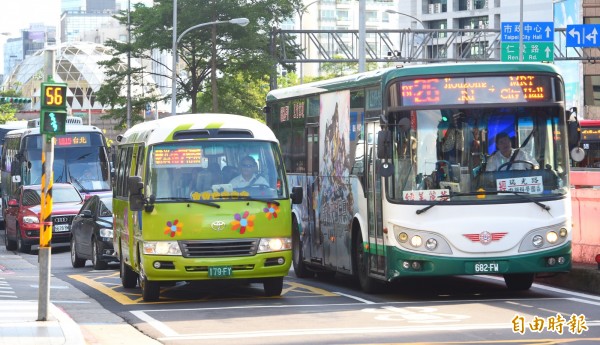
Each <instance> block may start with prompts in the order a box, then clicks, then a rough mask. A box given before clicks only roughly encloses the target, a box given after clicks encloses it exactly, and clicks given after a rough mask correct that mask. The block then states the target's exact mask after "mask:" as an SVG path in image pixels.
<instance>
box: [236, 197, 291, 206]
mask: <svg viewBox="0 0 600 345" xmlns="http://www.w3.org/2000/svg"><path fill="white" fill-rule="evenodd" d="M233 199H235V198H232V200H233ZM237 199H244V200H250V201H262V202H266V203H271V204H275V205H277V206H279V201H277V200H272V199H257V198H253V197H251V196H241V195H240V196H238V197H237Z"/></svg>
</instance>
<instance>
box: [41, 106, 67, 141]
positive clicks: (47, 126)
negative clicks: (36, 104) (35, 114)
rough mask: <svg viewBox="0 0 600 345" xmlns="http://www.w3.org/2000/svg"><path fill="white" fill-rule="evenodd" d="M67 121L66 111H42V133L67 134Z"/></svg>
mask: <svg viewBox="0 0 600 345" xmlns="http://www.w3.org/2000/svg"><path fill="white" fill-rule="evenodd" d="M66 123H67V113H66V112H64V111H57V110H51V111H47V110H44V111H42V121H41V124H40V128H41V132H42V134H48V135H52V136H54V135H62V134H65V127H66Z"/></svg>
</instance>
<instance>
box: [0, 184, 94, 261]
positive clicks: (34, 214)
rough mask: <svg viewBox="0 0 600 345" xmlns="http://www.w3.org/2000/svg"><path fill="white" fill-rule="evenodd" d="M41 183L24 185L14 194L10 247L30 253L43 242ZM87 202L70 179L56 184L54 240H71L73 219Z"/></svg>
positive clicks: (8, 233) (7, 231)
mask: <svg viewBox="0 0 600 345" xmlns="http://www.w3.org/2000/svg"><path fill="white" fill-rule="evenodd" d="M41 194H42V187H41V185H29V186H20V187H19V188H17V190H16V191H15V193H14V194H13V195H11V196H10V198H9V201H8V207H7V208H6V214H5V224H6V227H5V232H4V233H5V236H6V238H5V241H4V243H5V245H6V249H7V250H15V249H18V250H19V251H21V252H23V253H29V251H30V250H31V246H33V245H39V243H40V213H41V206H40V202H41ZM82 205H83V198H82V197H81V194H79V192H78V191H77V189H76V188H75V187H73V186H72V185H71V184H68V183H55V184H54V185H53V187H52V224H53V225H52V243H53V244H55V243H67V244H68V243H69V242H70V240H71V221H72V220H73V217H75V215H76V214H77V213H78V212H79V210H80V209H81V206H82Z"/></svg>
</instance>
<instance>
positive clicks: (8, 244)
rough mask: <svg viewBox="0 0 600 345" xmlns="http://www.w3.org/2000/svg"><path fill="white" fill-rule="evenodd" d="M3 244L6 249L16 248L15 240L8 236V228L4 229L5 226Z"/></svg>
mask: <svg viewBox="0 0 600 345" xmlns="http://www.w3.org/2000/svg"><path fill="white" fill-rule="evenodd" d="M4 245H5V246H6V250H15V249H17V242H16V241H14V240H11V239H9V238H8V230H6V227H4Z"/></svg>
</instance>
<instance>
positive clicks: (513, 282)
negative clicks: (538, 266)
mask: <svg viewBox="0 0 600 345" xmlns="http://www.w3.org/2000/svg"><path fill="white" fill-rule="evenodd" d="M533 278H534V274H533V273H513V274H505V275H504V282H505V283H506V287H507V288H508V289H509V290H512V291H524V290H529V288H531V285H532V284H533Z"/></svg>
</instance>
